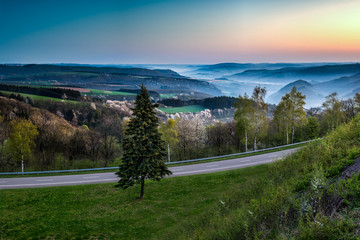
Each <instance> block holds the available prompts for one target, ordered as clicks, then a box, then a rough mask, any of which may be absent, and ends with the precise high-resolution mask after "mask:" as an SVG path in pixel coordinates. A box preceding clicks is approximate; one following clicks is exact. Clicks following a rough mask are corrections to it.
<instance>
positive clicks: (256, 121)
mask: <svg viewBox="0 0 360 240" xmlns="http://www.w3.org/2000/svg"><path fill="white" fill-rule="evenodd" d="M265 95H266V89H265V88H261V87H255V88H254V91H253V94H252V96H251V98H249V97H248V96H247V95H246V94H245V95H244V96H243V97H242V96H239V98H238V100H237V101H236V102H235V104H234V106H235V108H236V111H235V115H234V120H235V121H236V124H237V132H238V133H239V135H240V136H244V137H245V151H247V145H248V136H251V138H252V140H253V141H254V150H257V142H258V140H259V139H260V138H261V137H263V136H264V135H265V134H266V133H267V128H268V124H269V122H268V119H267V112H268V105H267V104H266V103H265Z"/></svg>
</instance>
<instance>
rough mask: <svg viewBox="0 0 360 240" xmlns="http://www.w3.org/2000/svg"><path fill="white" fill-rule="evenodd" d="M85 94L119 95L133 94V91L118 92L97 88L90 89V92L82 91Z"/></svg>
mask: <svg viewBox="0 0 360 240" xmlns="http://www.w3.org/2000/svg"><path fill="white" fill-rule="evenodd" d="M82 94H85V95H92V96H99V95H120V96H135V95H136V94H134V93H128V92H118V91H105V90H99V89H90V93H82Z"/></svg>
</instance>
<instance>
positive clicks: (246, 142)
mask: <svg viewBox="0 0 360 240" xmlns="http://www.w3.org/2000/svg"><path fill="white" fill-rule="evenodd" d="M247 145H248V136H247V131H245V152H247V151H248V147H247Z"/></svg>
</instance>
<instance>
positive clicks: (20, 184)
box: [0, 148, 299, 189]
mask: <svg viewBox="0 0 360 240" xmlns="http://www.w3.org/2000/svg"><path fill="white" fill-rule="evenodd" d="M298 149H299V148H294V149H288V150H283V151H279V152H272V153H265V154H261V155H256V156H250V157H243V158H236V159H231V160H224V161H217V162H208V163H199V164H192V165H184V166H178V167H170V168H169V169H170V170H171V171H172V172H173V174H172V175H171V177H176V176H186V175H195V174H203V173H211V172H220V171H225V170H230V169H236V168H244V167H250V166H255V165H260V164H265V163H270V162H273V161H276V160H278V159H280V158H282V157H284V156H285V155H288V154H291V153H292V152H294V151H296V150H298ZM118 180H119V179H118V177H117V176H116V175H115V174H114V173H113V172H108V173H92V174H79V175H60V176H48V177H21V178H0V189H12V188H35V187H53V186H68V185H81V184H94V183H112V182H117V181H118Z"/></svg>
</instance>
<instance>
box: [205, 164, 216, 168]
mask: <svg viewBox="0 0 360 240" xmlns="http://www.w3.org/2000/svg"><path fill="white" fill-rule="evenodd" d="M217 166H219V164H213V165H206V166H205V167H217Z"/></svg>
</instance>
